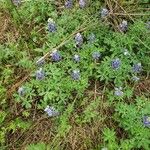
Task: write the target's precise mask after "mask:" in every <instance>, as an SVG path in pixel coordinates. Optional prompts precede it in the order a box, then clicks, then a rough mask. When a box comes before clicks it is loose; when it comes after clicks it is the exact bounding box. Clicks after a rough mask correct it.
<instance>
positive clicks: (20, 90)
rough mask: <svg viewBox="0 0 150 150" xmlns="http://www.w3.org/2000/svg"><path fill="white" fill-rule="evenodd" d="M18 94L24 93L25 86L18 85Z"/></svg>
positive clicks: (22, 94)
mask: <svg viewBox="0 0 150 150" xmlns="http://www.w3.org/2000/svg"><path fill="white" fill-rule="evenodd" d="M18 94H19V96H21V97H22V96H24V95H25V88H24V87H19V89H18Z"/></svg>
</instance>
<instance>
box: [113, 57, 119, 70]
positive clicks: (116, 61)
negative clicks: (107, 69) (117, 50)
mask: <svg viewBox="0 0 150 150" xmlns="http://www.w3.org/2000/svg"><path fill="white" fill-rule="evenodd" d="M120 65H121V61H120V59H119V58H116V59H114V60H112V62H111V66H112V68H113V69H119V67H120Z"/></svg>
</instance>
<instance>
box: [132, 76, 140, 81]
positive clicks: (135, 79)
mask: <svg viewBox="0 0 150 150" xmlns="http://www.w3.org/2000/svg"><path fill="white" fill-rule="evenodd" d="M132 80H133V81H135V82H137V81H139V80H140V78H138V77H137V76H133V77H132Z"/></svg>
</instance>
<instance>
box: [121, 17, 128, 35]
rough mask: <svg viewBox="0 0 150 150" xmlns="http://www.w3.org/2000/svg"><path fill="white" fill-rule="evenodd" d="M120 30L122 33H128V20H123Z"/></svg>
mask: <svg viewBox="0 0 150 150" xmlns="http://www.w3.org/2000/svg"><path fill="white" fill-rule="evenodd" d="M119 29H120V30H121V31H122V32H126V31H127V29H128V22H127V21H126V20H123V21H122V23H120V25H119Z"/></svg>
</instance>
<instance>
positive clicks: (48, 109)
mask: <svg viewBox="0 0 150 150" xmlns="http://www.w3.org/2000/svg"><path fill="white" fill-rule="evenodd" d="M44 111H45V112H46V113H47V115H48V116H49V117H55V116H58V115H59V112H58V111H56V110H55V108H54V107H50V106H47V107H46V108H45V109H44Z"/></svg>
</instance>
